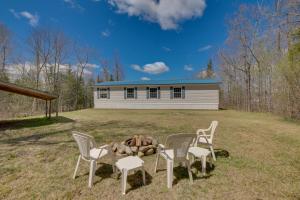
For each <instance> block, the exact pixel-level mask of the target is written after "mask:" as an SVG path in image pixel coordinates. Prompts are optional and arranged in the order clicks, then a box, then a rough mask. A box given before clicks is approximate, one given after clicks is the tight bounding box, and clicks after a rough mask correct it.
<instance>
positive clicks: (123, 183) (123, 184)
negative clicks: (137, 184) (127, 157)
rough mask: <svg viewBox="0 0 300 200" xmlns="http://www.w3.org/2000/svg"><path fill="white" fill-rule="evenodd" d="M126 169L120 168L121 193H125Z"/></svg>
mask: <svg viewBox="0 0 300 200" xmlns="http://www.w3.org/2000/svg"><path fill="white" fill-rule="evenodd" d="M127 174H128V172H127V170H126V169H123V170H122V184H121V186H122V194H126V183H127Z"/></svg>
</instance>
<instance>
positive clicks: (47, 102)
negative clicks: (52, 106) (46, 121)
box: [45, 100, 48, 118]
mask: <svg viewBox="0 0 300 200" xmlns="http://www.w3.org/2000/svg"><path fill="white" fill-rule="evenodd" d="M45 108H46V109H45V110H46V113H45V114H46V118H47V117H48V101H47V100H46V106H45Z"/></svg>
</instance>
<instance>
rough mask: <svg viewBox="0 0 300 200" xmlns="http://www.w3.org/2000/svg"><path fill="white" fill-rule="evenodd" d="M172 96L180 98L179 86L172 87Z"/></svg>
mask: <svg viewBox="0 0 300 200" xmlns="http://www.w3.org/2000/svg"><path fill="white" fill-rule="evenodd" d="M173 97H174V99H181V97H182V95H181V88H173Z"/></svg>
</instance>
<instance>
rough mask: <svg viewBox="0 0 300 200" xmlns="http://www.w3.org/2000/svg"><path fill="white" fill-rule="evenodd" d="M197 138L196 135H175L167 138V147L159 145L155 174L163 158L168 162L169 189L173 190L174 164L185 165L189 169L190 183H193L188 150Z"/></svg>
mask: <svg viewBox="0 0 300 200" xmlns="http://www.w3.org/2000/svg"><path fill="white" fill-rule="evenodd" d="M195 137H196V135H195V134H174V135H170V136H168V137H167V140H166V144H165V145H162V144H159V145H158V152H157V155H156V162H155V169H154V172H155V173H156V171H157V165H158V161H159V157H160V156H162V157H163V158H164V159H166V160H167V187H168V188H172V183H173V166H174V162H177V163H185V166H186V167H187V169H188V173H189V178H190V182H191V183H193V176H192V172H191V166H190V162H189V160H188V149H189V147H190V145H191V143H192V141H193V140H194V139H195Z"/></svg>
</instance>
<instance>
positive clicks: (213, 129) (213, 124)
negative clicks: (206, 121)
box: [209, 121, 219, 141]
mask: <svg viewBox="0 0 300 200" xmlns="http://www.w3.org/2000/svg"><path fill="white" fill-rule="evenodd" d="M218 124H219V122H218V121H212V122H211V124H210V127H209V129H210V139H211V141H212V140H213V137H214V133H215V131H216V128H217V126H218Z"/></svg>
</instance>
